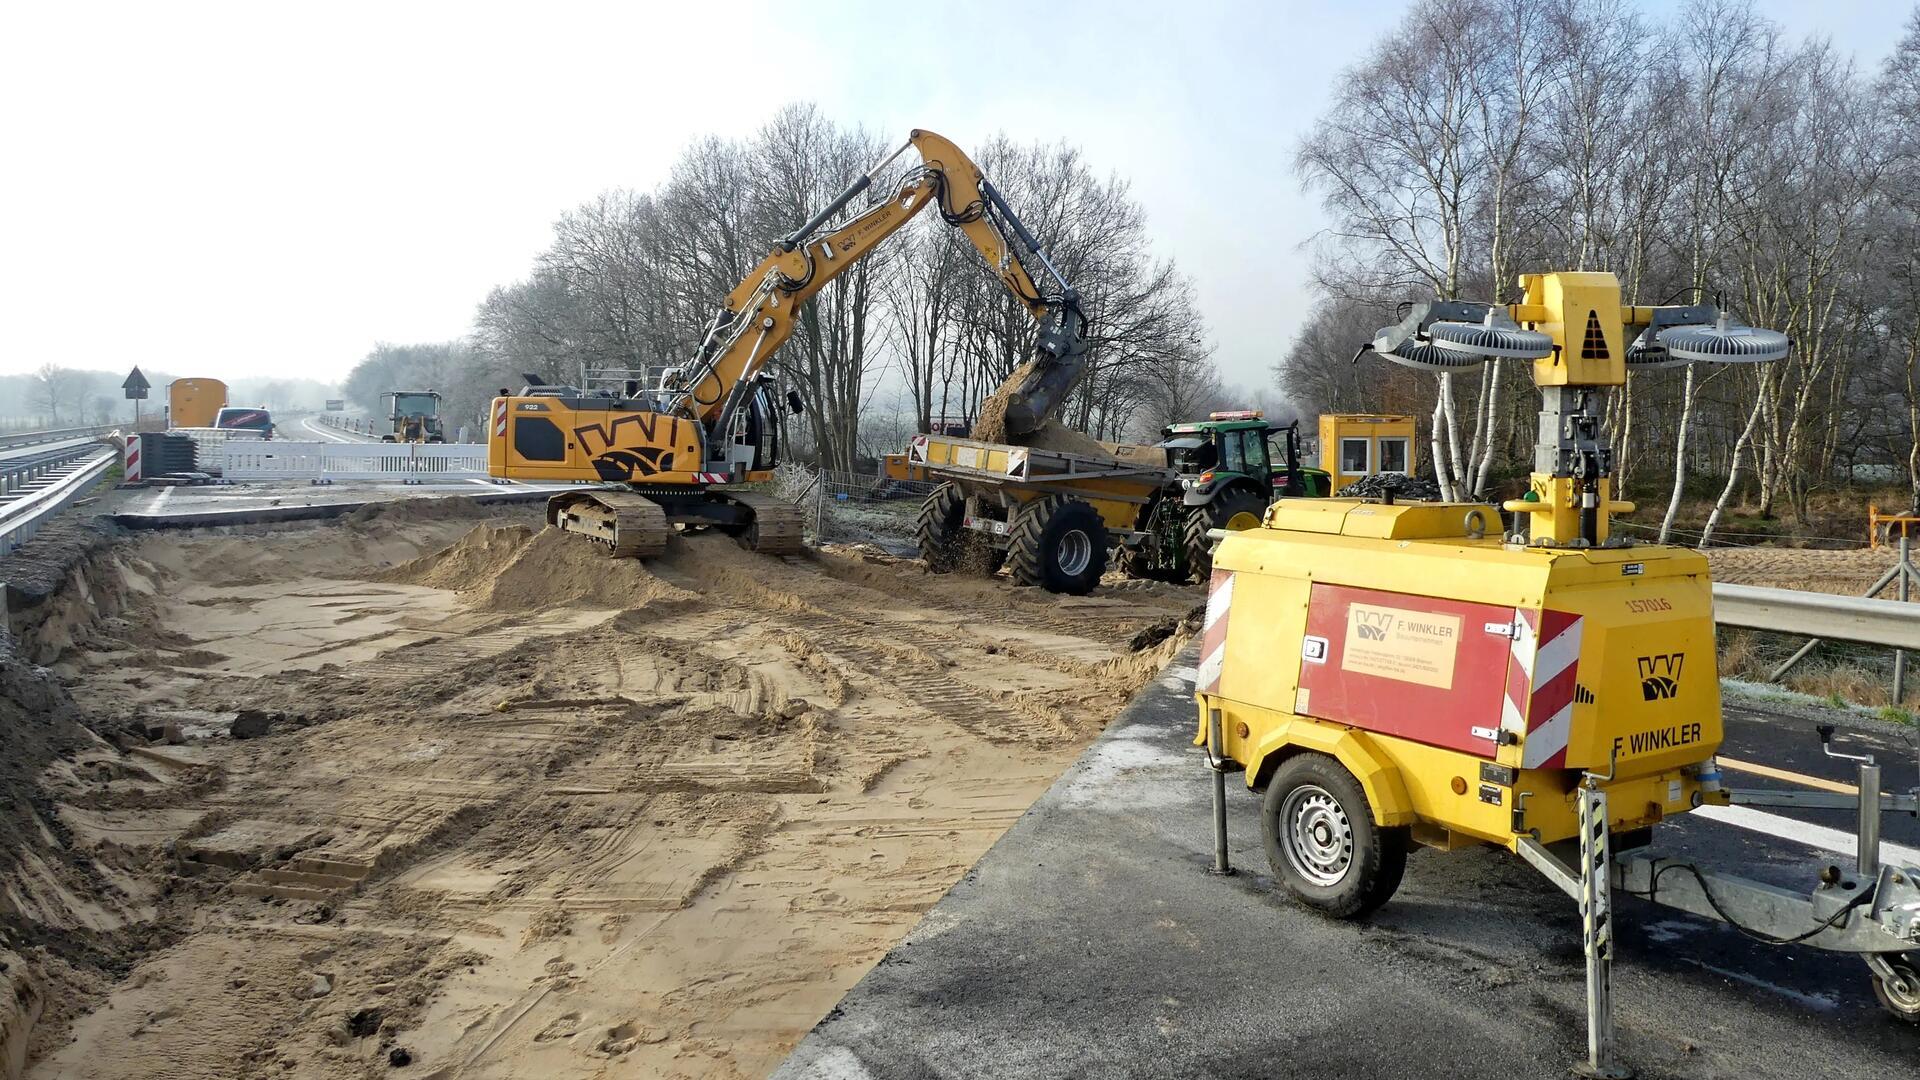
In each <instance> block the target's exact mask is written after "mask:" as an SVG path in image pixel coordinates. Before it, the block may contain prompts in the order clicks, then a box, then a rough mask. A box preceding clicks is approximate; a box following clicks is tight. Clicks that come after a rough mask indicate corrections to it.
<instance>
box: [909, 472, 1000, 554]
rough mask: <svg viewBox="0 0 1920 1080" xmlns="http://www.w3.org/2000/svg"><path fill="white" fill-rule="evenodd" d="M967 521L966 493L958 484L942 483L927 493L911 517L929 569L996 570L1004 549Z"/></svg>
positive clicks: (915, 538) (921, 551)
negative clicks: (915, 515)
mask: <svg viewBox="0 0 1920 1080" xmlns="http://www.w3.org/2000/svg"><path fill="white" fill-rule="evenodd" d="M966 521H967V497H966V495H965V494H964V493H963V492H962V491H961V490H960V488H959V486H958V485H956V484H953V483H951V482H949V483H944V484H941V485H940V486H939V487H936V488H934V489H933V492H932V493H931V494H929V495H928V496H927V501H926V502H924V503H922V504H921V506H920V515H919V517H917V518H915V519H914V523H913V538H914V541H915V542H916V543H917V544H919V546H920V557H921V558H922V559H924V560H926V564H927V569H928V570H931V571H932V572H934V573H936V574H951V573H953V572H954V571H956V570H963V571H969V572H972V573H977V574H986V575H988V576H989V577H991V576H992V575H993V574H995V573H997V572H999V570H1000V565H1001V564H1002V563H1004V562H1006V561H1007V553H1006V552H1005V551H1003V550H1001V549H999V548H996V547H994V546H993V544H992V543H990V542H989V541H988V540H987V538H986V537H984V536H981V535H980V534H978V533H976V532H974V531H973V530H971V529H969V528H967V526H966Z"/></svg>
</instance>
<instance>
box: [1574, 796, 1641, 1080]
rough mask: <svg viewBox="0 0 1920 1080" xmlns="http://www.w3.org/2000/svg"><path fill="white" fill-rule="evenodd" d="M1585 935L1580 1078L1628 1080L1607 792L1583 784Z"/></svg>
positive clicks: (1577, 1072)
mask: <svg viewBox="0 0 1920 1080" xmlns="http://www.w3.org/2000/svg"><path fill="white" fill-rule="evenodd" d="M1580 934H1581V945H1582V946H1583V949H1584V951H1585V953H1586V956H1587V1060H1586V1061H1584V1062H1582V1063H1580V1064H1579V1065H1576V1066H1574V1070H1573V1071H1574V1074H1575V1075H1576V1076H1587V1077H1595V1078H1597V1080H1626V1078H1627V1077H1630V1076H1632V1075H1633V1070H1631V1069H1629V1068H1627V1067H1626V1066H1624V1065H1622V1064H1620V1062H1619V1059H1617V1058H1616V1057H1615V1056H1614V1053H1613V844H1612V841H1611V839H1610V838H1609V836H1608V833H1607V793H1606V792H1605V791H1603V790H1602V789H1600V788H1598V787H1594V786H1592V785H1591V784H1582V785H1581V786H1580Z"/></svg>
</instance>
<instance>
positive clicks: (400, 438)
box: [380, 390, 447, 443]
mask: <svg viewBox="0 0 1920 1080" xmlns="http://www.w3.org/2000/svg"><path fill="white" fill-rule="evenodd" d="M381 396H382V397H386V398H391V399H392V401H393V404H392V407H391V408H390V409H388V412H387V422H388V423H389V424H391V425H392V426H393V430H392V431H388V432H384V433H382V434H381V436H380V441H381V442H389V443H443V442H446V441H447V434H446V428H445V427H443V426H442V424H441V420H440V395H439V394H437V393H435V392H433V391H432V390H390V391H388V392H387V393H385V394H382V395H381Z"/></svg>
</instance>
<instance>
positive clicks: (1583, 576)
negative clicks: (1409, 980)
mask: <svg viewBox="0 0 1920 1080" xmlns="http://www.w3.org/2000/svg"><path fill="white" fill-rule="evenodd" d="M1498 522H1499V518H1498V516H1497V515H1496V514H1495V512H1494V510H1493V508H1492V507H1491V506H1485V505H1478V504H1460V503H1420V504H1402V505H1390V504H1380V503H1368V502H1361V501H1357V500H1351V499H1311V500H1309V499H1285V500H1282V501H1279V502H1276V503H1274V504H1273V506H1272V507H1271V508H1269V510H1268V513H1267V516H1266V518H1265V521H1264V523H1263V527H1262V528H1259V529H1251V530H1247V531H1245V532H1237V533H1231V534H1228V535H1227V536H1226V537H1225V538H1224V539H1222V540H1221V541H1220V545H1219V548H1218V550H1217V551H1216V553H1215V556H1214V564H1213V565H1214V571H1213V578H1212V591H1211V594H1210V596H1209V600H1208V604H1207V622H1206V629H1205V633H1204V637H1203V644H1202V649H1201V662H1200V666H1199V677H1198V679H1197V682H1196V692H1197V697H1198V699H1199V705H1200V721H1201V737H1200V739H1198V740H1196V742H1197V743H1200V744H1204V743H1206V742H1207V738H1206V736H1207V731H1208V727H1209V721H1210V720H1212V719H1213V716H1212V713H1213V712H1214V711H1215V710H1217V711H1218V712H1219V714H1220V715H1219V717H1218V719H1219V721H1220V727H1219V731H1220V739H1221V743H1220V749H1221V752H1222V753H1223V755H1224V757H1225V758H1227V759H1228V760H1230V761H1233V762H1237V763H1238V764H1240V765H1241V766H1243V767H1244V768H1245V771H1246V778H1247V783H1248V785H1249V786H1250V787H1259V786H1262V785H1263V784H1264V783H1265V781H1266V778H1267V777H1268V776H1269V775H1271V773H1272V771H1273V769H1274V768H1275V767H1276V766H1277V765H1278V764H1279V763H1280V762H1281V761H1282V760H1284V759H1285V758H1286V757H1288V756H1289V755H1291V754H1293V753H1297V752H1300V751H1303V750H1312V751H1319V752H1321V753H1325V754H1328V755H1330V756H1332V757H1334V758H1336V759H1337V760H1338V761H1339V762H1340V763H1341V764H1342V765H1344V766H1345V767H1346V768H1347V770H1348V771H1350V772H1351V773H1352V774H1353V775H1354V777H1355V778H1357V779H1358V780H1359V782H1360V784H1361V785H1362V787H1363V788H1364V789H1365V793H1366V796H1367V801H1368V803H1369V804H1370V806H1371V808H1372V811H1373V814H1374V817H1375V824H1377V825H1380V826H1382V827H1393V826H1411V827H1412V833H1413V837H1414V839H1416V840H1420V841H1422V842H1425V843H1428V844H1433V845H1437V846H1445V847H1452V846H1459V845H1462V844H1465V843H1471V842H1481V841H1484V842H1487V843H1493V844H1499V845H1502V846H1506V847H1509V848H1513V847H1515V846H1516V845H1517V843H1518V838H1519V837H1522V836H1532V837H1534V838H1536V839H1538V840H1539V841H1540V842H1542V843H1553V842H1555V841H1558V840H1563V839H1567V838H1569V837H1574V836H1576V835H1577V825H1576V822H1577V806H1576V801H1575V787H1576V786H1577V785H1578V783H1579V780H1580V776H1581V774H1582V772H1592V773H1595V774H1599V775H1602V776H1605V775H1607V774H1609V773H1611V777H1612V778H1611V779H1610V780H1607V781H1605V782H1604V784H1603V786H1605V787H1606V789H1607V791H1608V793H1609V795H1610V800H1609V804H1610V806H1611V807H1612V820H1611V822H1610V825H1611V828H1612V829H1613V830H1614V831H1616V832H1617V831H1625V830H1632V829H1637V828H1641V827H1644V826H1649V825H1652V824H1654V823H1655V822H1658V821H1660V820H1661V819H1662V818H1663V817H1665V816H1667V815H1669V814H1675V813H1680V812H1683V811H1686V810H1689V809H1692V808H1693V807H1694V806H1695V805H1697V803H1698V801H1699V800H1698V794H1697V793H1698V792H1699V790H1700V788H1699V784H1698V782H1697V781H1696V780H1695V779H1694V776H1693V770H1691V769H1689V768H1688V767H1689V766H1693V765H1696V764H1698V763H1700V762H1702V761H1705V760H1706V759H1707V758H1709V757H1710V756H1711V755H1712V754H1713V752H1714V750H1715V748H1716V747H1718V746H1719V744H1720V740H1721V725H1720V687H1719V679H1718V673H1717V671H1716V664H1715V655H1714V631H1713V612H1712V589H1711V585H1710V583H1709V580H1708V576H1707V561H1706V559H1705V558H1704V557H1703V556H1701V555H1699V554H1698V553H1695V552H1692V551H1688V550H1684V549H1680V548H1671V547H1659V546H1651V545H1649V546H1636V547H1588V548H1574V547H1542V546H1526V545H1522V544H1514V543H1508V542H1505V541H1503V540H1502V539H1500V538H1498V536H1497V535H1496V536H1487V535H1485V532H1486V530H1487V528H1488V526H1489V524H1490V523H1491V524H1492V527H1493V528H1494V529H1495V530H1496V533H1497V530H1498Z"/></svg>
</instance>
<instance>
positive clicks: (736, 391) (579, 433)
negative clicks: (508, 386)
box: [487, 130, 1087, 557]
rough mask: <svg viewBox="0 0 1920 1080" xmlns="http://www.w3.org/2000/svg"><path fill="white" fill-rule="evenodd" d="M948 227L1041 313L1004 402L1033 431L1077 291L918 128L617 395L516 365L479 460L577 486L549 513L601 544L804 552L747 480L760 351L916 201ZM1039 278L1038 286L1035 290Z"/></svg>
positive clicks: (1076, 343)
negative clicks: (685, 347) (676, 353)
mask: <svg viewBox="0 0 1920 1080" xmlns="http://www.w3.org/2000/svg"><path fill="white" fill-rule="evenodd" d="M909 149H912V150H917V151H918V152H919V155H920V165H919V166H918V167H917V168H915V169H912V170H909V171H908V172H907V173H906V175H905V177H904V179H902V180H901V181H900V183H899V186H898V187H897V188H895V189H894V190H893V191H892V192H891V193H890V194H889V196H888V197H887V198H884V199H881V200H879V201H878V202H876V203H874V204H873V205H872V206H871V207H870V208H869V209H867V210H865V211H864V212H862V213H860V214H858V215H856V216H855V217H854V218H852V220H850V221H848V222H847V223H846V224H845V225H843V226H841V227H839V228H837V229H834V230H832V231H829V232H827V233H825V234H824V235H819V230H820V229H821V227H822V226H824V225H825V224H826V223H827V222H828V221H830V220H832V219H833V218H834V217H835V215H837V214H839V213H840V212H841V210H843V209H845V208H846V207H847V206H848V204H850V203H851V202H852V201H853V200H854V199H855V198H856V197H857V196H859V195H860V194H861V193H862V192H864V191H866V190H867V189H868V188H869V187H871V186H872V185H873V184H874V183H875V182H876V181H878V180H879V179H880V177H881V176H882V174H883V172H884V171H885V170H886V169H887V168H888V167H889V166H891V165H892V163H893V162H894V161H895V160H896V159H898V158H899V157H900V155H902V154H904V153H905V152H906V151H907V150H909ZM935 206H937V207H938V208H939V213H940V217H941V220H942V221H944V222H946V223H947V224H949V225H952V226H954V227H955V228H958V229H960V230H961V232H962V233H964V234H965V235H966V237H967V239H968V240H969V241H970V242H971V243H972V244H973V246H974V248H975V249H976V250H977V251H979V253H980V255H981V257H982V258H983V259H984V261H985V264H986V268H987V269H988V270H990V271H991V272H992V273H993V274H994V275H995V276H996V277H997V278H998V280H999V281H1000V283H1001V285H1002V286H1003V287H1005V288H1006V289H1007V290H1008V291H1009V292H1010V293H1012V294H1013V296H1014V297H1015V298H1016V299H1018V300H1019V301H1020V303H1021V304H1022V305H1023V306H1024V307H1026V309H1027V310H1028V312H1029V313H1030V314H1031V315H1032V316H1033V318H1034V320H1035V321H1036V323H1037V324H1038V333H1037V335H1036V338H1037V342H1036V351H1035V356H1034V357H1033V359H1032V361H1031V362H1029V363H1028V364H1026V365H1025V366H1023V368H1022V369H1021V372H1022V375H1021V379H1020V382H1019V385H1018V386H1017V387H1014V388H1012V390H1011V392H1010V393H1009V395H1008V397H1007V412H1006V423H1007V428H1008V431H1009V432H1013V433H1016V434H1023V433H1026V432H1031V431H1033V430H1034V429H1035V428H1037V427H1038V426H1039V425H1040V424H1041V423H1042V422H1043V421H1044V419H1045V418H1046V416H1047V415H1049V414H1050V413H1051V412H1052V411H1053V410H1054V409H1055V408H1056V407H1057V406H1058V404H1059V402H1061V401H1063V400H1064V399H1065V398H1066V396H1067V394H1068V393H1070V392H1071V391H1072V390H1073V388H1074V386H1075V385H1076V384H1077V383H1078V382H1079V379H1080V376H1081V375H1082V374H1083V373H1084V371H1085V369H1086V349H1087V346H1086V342H1085V340H1084V335H1085V331H1086V317H1085V315H1084V314H1082V312H1081V308H1080V297H1079V294H1078V293H1077V292H1075V291H1074V289H1073V287H1072V286H1071V285H1069V284H1068V283H1067V281H1066V279H1065V278H1064V277H1062V276H1061V274H1060V272H1059V271H1058V270H1057V269H1056V268H1055V267H1054V266H1053V264H1052V263H1051V262H1049V261H1048V259H1047V256H1046V254H1045V252H1044V251H1043V250H1042V248H1041V246H1040V244H1039V242H1038V241H1037V240H1036V239H1034V237H1033V235H1032V234H1031V233H1030V232H1029V231H1028V230H1027V228H1026V226H1025V225H1023V224H1022V223H1021V222H1020V219H1019V218H1018V217H1016V216H1015V215H1014V213H1013V211H1012V209H1011V208H1009V207H1008V206H1007V203H1006V201H1005V200H1004V199H1003V198H1002V197H1001V195H1000V193H999V191H998V190H996V189H995V188H994V186H993V185H992V184H991V183H990V182H988V180H987V178H986V177H985V176H984V175H983V174H982V173H981V171H980V169H979V167H978V166H976V165H975V164H974V163H973V162H972V161H971V160H969V159H968V158H967V156H966V155H965V154H964V153H962V152H961V151H960V149H959V148H958V147H956V146H955V145H954V144H953V143H951V142H949V141H947V140H946V139H944V138H942V137H940V136H939V135H936V134H934V133H933V132H930V131H924V130H916V131H914V132H912V133H911V135H910V136H909V137H908V139H907V141H906V143H905V144H903V145H902V146H900V147H899V148H898V149H896V150H894V151H893V152H892V153H890V154H889V155H887V157H886V158H885V159H884V160H882V161H881V162H880V163H879V164H877V165H875V166H874V167H873V168H872V169H870V170H869V171H868V172H867V173H866V174H865V175H864V176H861V177H860V178H859V179H858V180H856V181H854V183H853V184H852V185H851V186H849V187H848V188H847V189H846V190H845V191H844V192H842V193H841V194H840V196H839V197H838V198H836V199H834V200H833V201H832V202H831V203H829V204H828V205H827V206H825V207H824V208H822V209H821V210H820V211H819V212H818V213H816V214H815V215H814V216H813V217H812V218H810V219H809V220H808V221H807V222H805V223H804V224H802V225H800V226H799V227H798V228H796V229H795V230H794V231H793V232H792V233H790V234H789V235H787V236H785V237H783V238H781V239H780V240H779V241H777V242H776V243H775V244H774V246H773V250H772V251H771V252H770V253H769V254H768V255H767V256H766V257H765V258H764V259H762V260H761V261H760V263H759V265H757V266H755V267H754V268H753V270H752V271H750V272H749V273H748V274H747V276H746V277H745V278H744V279H742V280H741V281H740V283H739V284H737V285H735V286H734V288H733V290H732V291H731V292H730V293H729V294H728V295H727V297H726V298H725V300H724V301H723V303H722V304H721V305H720V307H719V308H718V310H717V311H716V312H715V313H714V315H713V318H712V320H711V321H710V322H709V323H708V324H707V327H706V331H705V333H704V334H703V335H702V337H701V341H700V344H699V346H698V347H697V348H696V349H695V350H694V353H693V355H692V356H690V357H689V358H688V359H687V360H686V361H685V362H684V363H681V364H679V365H676V366H673V367H669V368H667V369H666V370H665V371H664V372H663V373H662V374H661V376H660V378H659V381H658V384H657V385H655V386H653V387H651V388H647V387H642V386H637V385H630V386H629V387H628V388H627V389H626V390H625V391H624V392H612V391H603V390H589V389H583V388H577V387H567V386H556V385H552V384H549V383H547V382H546V381H545V380H544V379H542V378H541V377H540V376H538V375H537V374H530V375H528V376H526V386H525V388H523V389H522V390H521V391H520V392H519V393H518V394H508V393H505V392H503V393H502V394H501V396H499V397H496V398H495V399H493V403H492V406H491V410H490V414H489V424H488V432H487V471H488V473H489V474H490V475H492V476H495V477H500V478H504V479H511V480H527V481H535V482H555V481H560V482H566V481H576V482H580V481H587V482H592V483H593V484H594V486H591V487H581V488H579V489H577V490H574V491H569V492H565V493H562V494H559V495H555V496H554V497H553V498H552V499H550V500H549V501H548V503H547V521H548V523H549V524H551V525H553V526H554V527H556V528H559V529H563V530H565V531H568V532H575V533H579V534H581V535H582V536H584V537H586V538H587V539H589V540H592V541H595V542H597V543H599V544H601V545H603V546H605V547H606V548H607V550H608V551H610V552H611V553H612V554H614V555H625V556H641V557H645V556H653V555H659V554H661V553H662V552H664V551H665V549H666V544H667V539H668V537H669V536H670V535H671V534H672V532H673V531H674V530H675V529H676V528H681V529H689V528H690V529H716V530H719V531H722V532H726V533H729V534H731V535H733V536H735V537H736V538H738V539H739V540H740V541H741V542H742V543H743V544H744V545H745V546H747V547H748V548H750V549H752V550H754V551H760V552H765V553H768V554H776V555H785V554H793V553H797V552H798V551H799V550H800V548H801V522H802V519H801V515H800V512H799V510H798V509H796V508H795V507H793V506H791V505H789V504H787V503H785V502H783V501H782V500H780V499H778V498H775V497H773V496H771V495H768V494H764V493H761V492H756V491H752V490H748V489H746V488H745V487H744V485H747V484H751V483H754V482H760V481H766V480H769V479H771V478H772V476H773V469H774V465H775V464H776V462H777V461H778V459H779V452H780V441H781V438H780V435H781V427H782V423H783V412H782V408H781V406H784V408H785V410H786V411H788V412H793V413H798V412H800V411H802V410H803V409H804V408H805V404H804V402H803V401H802V399H801V397H800V395H799V394H798V393H797V392H795V391H791V390H789V391H787V392H786V393H785V394H784V395H783V394H780V393H779V392H778V388H777V387H776V385H775V380H774V379H773V378H772V376H770V375H769V374H767V372H766V368H767V365H768V362H769V361H770V360H771V359H772V357H773V355H774V353H775V352H776V351H777V350H778V349H779V348H780V346H781V344H783V343H784V342H785V341H786V340H787V338H788V337H789V336H791V335H792V334H793V332H794V330H795V328H796V327H797V326H798V325H799V323H800V319H801V316H802V312H803V311H804V309H805V306H806V302H807V301H808V300H809V299H811V298H812V297H813V296H814V295H815V294H816V293H818V292H819V291H820V290H821V289H822V288H824V287H826V285H827V283H828V282H831V281H832V280H834V279H835V278H837V277H839V276H840V275H841V274H843V273H845V272H846V271H847V270H849V269H851V268H852V267H853V266H855V265H856V264H858V263H859V262H860V261H861V260H862V259H864V258H866V257H867V255H869V254H871V253H872V252H873V251H874V250H875V249H876V248H877V247H878V245H880V244H881V243H882V242H883V241H884V240H885V239H886V238H887V237H889V236H891V235H893V233H894V232H896V231H897V230H899V229H900V228H901V227H902V226H904V225H905V224H906V223H907V222H908V221H910V220H912V219H913V217H914V216H915V215H917V214H919V213H920V212H922V211H923V210H926V209H928V208H929V207H935ZM1036 274H1038V275H1039V278H1040V280H1043V281H1045V282H1047V283H1048V287H1047V288H1045V289H1042V288H1041V287H1040V286H1039V285H1038V284H1036Z"/></svg>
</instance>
